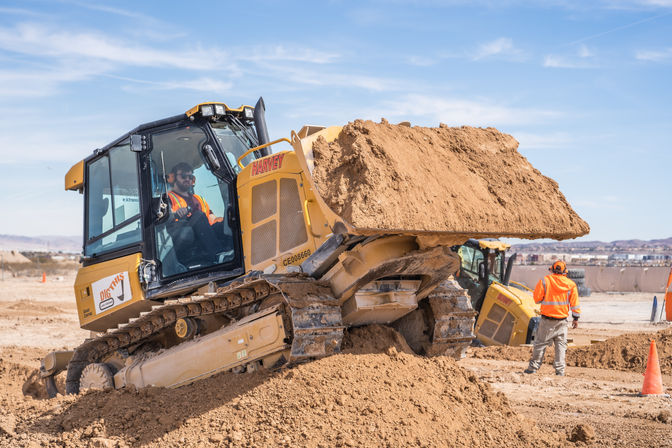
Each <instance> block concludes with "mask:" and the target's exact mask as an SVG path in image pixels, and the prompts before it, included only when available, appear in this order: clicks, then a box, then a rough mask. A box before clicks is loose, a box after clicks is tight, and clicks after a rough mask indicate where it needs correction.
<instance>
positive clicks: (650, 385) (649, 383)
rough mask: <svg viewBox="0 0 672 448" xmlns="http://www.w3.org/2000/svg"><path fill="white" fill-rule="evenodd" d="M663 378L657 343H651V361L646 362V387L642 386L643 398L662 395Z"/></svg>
mask: <svg viewBox="0 0 672 448" xmlns="http://www.w3.org/2000/svg"><path fill="white" fill-rule="evenodd" d="M662 394H663V378H662V377H661V375H660V364H659V363H658V350H656V341H653V340H652V341H651V346H650V347H649V359H648V360H647V362H646V372H644V385H643V386H642V393H641V394H639V395H641V396H645V395H662Z"/></svg>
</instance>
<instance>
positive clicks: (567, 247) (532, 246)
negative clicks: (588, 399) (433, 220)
mask: <svg viewBox="0 0 672 448" xmlns="http://www.w3.org/2000/svg"><path fill="white" fill-rule="evenodd" d="M0 250H18V251H45V252H47V251H48V252H66V253H79V252H81V250H82V237H81V236H60V235H45V236H32V237H31V236H20V235H0ZM511 250H512V251H517V252H533V253H543V252H573V253H595V254H600V253H606V254H608V253H613V252H626V253H643V252H646V253H663V254H672V237H670V238H665V239H659V240H649V241H644V240H618V241H611V242H603V241H566V242H559V241H551V242H546V243H535V242H531V243H526V244H515V245H514V246H513V247H512V248H511Z"/></svg>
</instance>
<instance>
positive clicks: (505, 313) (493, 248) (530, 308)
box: [453, 239, 541, 345]
mask: <svg viewBox="0 0 672 448" xmlns="http://www.w3.org/2000/svg"><path fill="white" fill-rule="evenodd" d="M509 247H511V246H510V245H509V244H506V243H504V242H502V241H497V240H491V239H490V240H486V239H482V240H475V239H470V240H469V241H467V242H466V243H464V244H463V245H461V246H455V247H454V248H453V250H454V251H456V252H457V253H458V255H459V256H460V263H461V266H460V271H459V272H458V274H457V275H456V276H455V279H456V280H457V282H458V284H459V285H460V286H461V287H462V288H464V289H466V290H467V292H468V294H469V297H470V298H471V305H472V306H473V308H474V310H475V311H476V312H477V313H478V317H477V320H476V326H475V328H474V333H475V334H476V338H477V339H478V340H479V341H480V342H481V343H483V344H485V345H521V344H530V343H532V341H533V339H534V332H535V330H536V328H537V326H538V325H539V319H540V315H541V313H540V312H539V305H537V304H536V303H534V299H533V297H532V294H531V292H532V291H531V290H530V289H529V288H527V287H526V286H524V285H522V284H520V283H517V282H514V281H511V270H512V268H513V262H514V261H515V258H516V256H515V254H514V255H513V256H511V257H509V259H508V261H507V260H506V250H507V249H509Z"/></svg>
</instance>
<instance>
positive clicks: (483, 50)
mask: <svg viewBox="0 0 672 448" xmlns="http://www.w3.org/2000/svg"><path fill="white" fill-rule="evenodd" d="M521 55H522V51H521V50H519V49H518V48H516V47H515V46H514V45H513V40H511V39H510V38H508V37H500V38H499V39H495V40H493V41H491V42H486V43H484V44H481V45H480V46H479V47H478V50H476V52H475V53H474V55H473V56H472V59H474V60H479V59H484V58H488V57H491V56H515V57H520V56H521Z"/></svg>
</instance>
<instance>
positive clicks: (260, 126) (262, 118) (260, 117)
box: [254, 97, 273, 157]
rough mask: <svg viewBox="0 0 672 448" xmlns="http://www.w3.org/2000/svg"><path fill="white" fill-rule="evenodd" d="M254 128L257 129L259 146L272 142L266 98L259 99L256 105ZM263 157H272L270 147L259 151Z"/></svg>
mask: <svg viewBox="0 0 672 448" xmlns="http://www.w3.org/2000/svg"><path fill="white" fill-rule="evenodd" d="M254 127H255V128H256V129H257V139H259V144H260V145H263V144H266V143H268V142H270V141H271V140H270V139H269V138H268V128H267V127H266V105H265V104H264V98H263V97H259V100H258V101H257V104H255V105H254ZM259 152H260V153H261V156H262V157H265V156H268V155H270V154H271V153H272V152H273V151H272V150H271V147H270V146H267V147H266V148H262V149H260V150H259Z"/></svg>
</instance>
